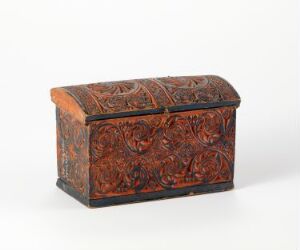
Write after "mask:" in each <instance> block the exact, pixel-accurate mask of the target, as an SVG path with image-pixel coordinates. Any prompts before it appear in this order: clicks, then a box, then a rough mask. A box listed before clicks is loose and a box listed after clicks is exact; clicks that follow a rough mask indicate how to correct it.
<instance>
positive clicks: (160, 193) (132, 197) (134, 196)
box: [56, 178, 233, 207]
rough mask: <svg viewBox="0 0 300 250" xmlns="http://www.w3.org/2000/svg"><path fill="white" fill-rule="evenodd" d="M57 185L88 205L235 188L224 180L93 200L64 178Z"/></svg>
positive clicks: (104, 204) (121, 202) (130, 201)
mask: <svg viewBox="0 0 300 250" xmlns="http://www.w3.org/2000/svg"><path fill="white" fill-rule="evenodd" d="M56 185H57V186H58V187H59V188H61V189H62V190H63V191H65V192H66V193H67V194H69V195H71V196H72V197H73V198H75V199H76V200H78V201H80V202H81V203H82V204H84V205H86V206H88V207H106V206H112V205H120V204H125V203H133V202H141V201H150V200H155V199H166V198H172V197H178V196H185V195H194V194H201V193H212V192H221V191H226V190H229V189H232V188H233V182H223V183H216V184H206V185H198V186H190V187H184V188H177V189H169V190H163V191H158V192H151V193H137V194H132V195H124V196H115V197H107V198H102V199H97V200H91V199H88V198H87V197H84V196H83V195H81V194H79V193H78V192H77V191H76V190H75V189H74V188H72V187H71V186H69V185H68V184H67V183H65V182H64V181H63V180H62V179H60V178H59V179H57V182H56Z"/></svg>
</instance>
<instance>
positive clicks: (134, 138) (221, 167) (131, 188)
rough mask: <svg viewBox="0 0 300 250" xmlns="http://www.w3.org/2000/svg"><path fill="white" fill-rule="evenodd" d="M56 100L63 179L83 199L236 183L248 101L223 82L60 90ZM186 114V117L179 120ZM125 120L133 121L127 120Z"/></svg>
mask: <svg viewBox="0 0 300 250" xmlns="http://www.w3.org/2000/svg"><path fill="white" fill-rule="evenodd" d="M51 96H52V100H53V101H54V102H55V104H56V105H57V155H58V175H59V177H60V179H61V180H63V181H64V182H65V183H67V184H68V185H69V186H70V187H72V188H74V189H75V190H76V191H77V192H78V193H80V194H81V195H82V196H83V197H86V198H88V199H93V200H98V199H102V198H106V197H117V196H126V195H130V194H139V193H153V192H158V191H163V190H171V189H177V188H183V187H190V186H195V185H204V184H216V183H229V182H231V181H232V180H233V169H234V167H233V166H234V146H235V112H236V108H237V106H238V105H239V102H240V98H239V96H238V94H237V93H236V91H235V90H234V89H233V87H232V86H231V85H230V84H229V83H228V82H226V81H225V80H223V79H222V78H220V77H217V76H193V77H165V78H151V79H139V80H129V81H119V82H109V83H97V84H87V85H78V86H70V87H63V88H56V89H52V91H51ZM199 104H200V106H199ZM202 104H204V106H201V105H202ZM207 104H213V105H212V106H209V105H207ZM222 105H223V106H222ZM226 105H228V106H226ZM178 107H179V110H183V111H181V112H176V111H178V110H176V109H178ZM198 107H204V108H203V109H198ZM211 107H213V108H211ZM172 108H173V110H172ZM174 108H175V109H174ZM186 109H187V110H186ZM189 109H190V111H188V110H189ZM195 109H196V110H195ZM147 110H150V111H151V110H154V111H155V112H157V113H155V114H147V115H146V112H145V111H147ZM169 110H171V112H169ZM135 112H141V113H135ZM143 112H144V113H143ZM151 112H152V111H151ZM163 112H164V113H163ZM124 113H126V116H128V117H123V118H121V117H122V114H124ZM119 114H121V115H119ZM103 115H104V116H103ZM116 115H117V117H116ZM90 117H93V119H95V120H90V119H87V118H90ZM99 117H100V118H99Z"/></svg>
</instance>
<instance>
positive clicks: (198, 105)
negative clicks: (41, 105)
mask: <svg viewBox="0 0 300 250" xmlns="http://www.w3.org/2000/svg"><path fill="white" fill-rule="evenodd" d="M51 97H52V101H53V102H54V103H55V104H56V105H57V106H58V107H59V108H61V109H64V110H66V111H68V112H70V113H71V114H72V115H73V116H74V117H75V118H77V119H78V120H80V121H82V122H88V121H94V120H101V119H110V118H117V117H126V116H134V115H145V114H158V113H163V112H176V111H187V110H195V109H204V108H214V107H221V106H236V107H238V106H239V104H240V97H239V95H238V93H237V92H236V91H235V89H234V88H233V87H232V86H231V85H230V84H229V83H228V82H227V81H226V80H224V79H222V78H220V77H218V76H210V75H207V76H182V77H163V78H149V79H137V80H128V81H116V82H104V83H92V84H87V85H77V86H68V87H61V88H54V89H52V90H51Z"/></svg>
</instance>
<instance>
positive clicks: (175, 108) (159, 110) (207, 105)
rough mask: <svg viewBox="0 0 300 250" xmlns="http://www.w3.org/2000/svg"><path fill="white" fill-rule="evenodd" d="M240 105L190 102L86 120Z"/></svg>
mask: <svg viewBox="0 0 300 250" xmlns="http://www.w3.org/2000/svg"><path fill="white" fill-rule="evenodd" d="M239 105H240V100H238V101H222V102H214V103H196V104H189V105H180V106H171V107H161V108H157V109H148V110H136V111H128V112H121V113H111V114H101V115H89V116H87V117H86V119H85V121H86V122H91V121H98V120H106V119H114V118H122V117H129V116H139V115H153V114H162V113H165V112H169V113H172V112H181V111H191V110H198V109H208V108H219V107H227V106H236V107H238V106H239Z"/></svg>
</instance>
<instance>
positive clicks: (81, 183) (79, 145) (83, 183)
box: [56, 109, 89, 197]
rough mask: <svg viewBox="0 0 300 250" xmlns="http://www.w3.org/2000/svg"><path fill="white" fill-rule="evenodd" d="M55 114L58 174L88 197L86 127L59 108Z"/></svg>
mask: <svg viewBox="0 0 300 250" xmlns="http://www.w3.org/2000/svg"><path fill="white" fill-rule="evenodd" d="M56 116H57V117H56V121H57V165H58V176H59V177H60V178H61V179H62V180H63V181H64V182H66V183H67V184H69V185H70V186H71V187H73V188H74V189H75V190H76V191H77V192H79V193H80V194H82V195H83V196H85V197H88V191H89V184H88V181H89V178H88V173H89V154H88V150H89V147H88V144H89V143H88V139H89V138H88V128H87V127H86V126H84V125H83V124H81V123H80V122H78V121H77V120H75V119H74V118H73V117H72V116H71V115H70V114H69V113H67V112H64V111H63V110H61V109H57V113H56Z"/></svg>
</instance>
